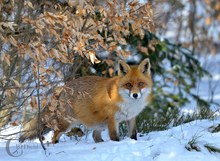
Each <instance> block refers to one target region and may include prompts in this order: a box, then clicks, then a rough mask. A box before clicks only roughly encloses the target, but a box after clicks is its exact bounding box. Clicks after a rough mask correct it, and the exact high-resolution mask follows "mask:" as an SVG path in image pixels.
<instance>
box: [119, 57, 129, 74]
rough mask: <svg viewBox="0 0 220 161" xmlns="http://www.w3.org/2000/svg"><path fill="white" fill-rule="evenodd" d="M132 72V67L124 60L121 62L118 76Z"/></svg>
mask: <svg viewBox="0 0 220 161" xmlns="http://www.w3.org/2000/svg"><path fill="white" fill-rule="evenodd" d="M129 70H130V67H129V65H128V64H127V63H125V62H124V61H122V60H119V69H118V75H125V74H127V72H128V71H129Z"/></svg>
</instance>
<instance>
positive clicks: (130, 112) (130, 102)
mask: <svg viewBox="0 0 220 161" xmlns="http://www.w3.org/2000/svg"><path fill="white" fill-rule="evenodd" d="M149 93H150V90H149V89H147V90H145V91H143V93H142V94H141V97H140V98H138V99H134V98H131V97H129V95H128V93H127V92H124V91H120V94H121V96H122V98H123V100H124V101H123V102H120V103H118V107H119V108H120V110H119V111H118V112H117V113H116V115H115V118H116V120H117V121H118V122H121V121H125V120H130V119H132V118H134V117H136V116H137V115H138V114H139V113H140V112H141V111H142V110H143V109H144V108H145V107H146V105H147V104H148V102H147V96H148V95H149Z"/></svg>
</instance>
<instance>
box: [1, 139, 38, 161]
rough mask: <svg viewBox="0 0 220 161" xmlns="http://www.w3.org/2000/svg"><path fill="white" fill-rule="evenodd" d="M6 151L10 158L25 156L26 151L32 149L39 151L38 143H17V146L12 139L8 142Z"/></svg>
mask: <svg viewBox="0 0 220 161" xmlns="http://www.w3.org/2000/svg"><path fill="white" fill-rule="evenodd" d="M5 149H6V152H7V154H8V155H9V156H11V157H20V156H21V155H23V154H24V151H28V150H31V149H38V144H37V143H31V144H21V143H17V144H14V143H12V139H9V140H8V141H7V142H6V147H5Z"/></svg>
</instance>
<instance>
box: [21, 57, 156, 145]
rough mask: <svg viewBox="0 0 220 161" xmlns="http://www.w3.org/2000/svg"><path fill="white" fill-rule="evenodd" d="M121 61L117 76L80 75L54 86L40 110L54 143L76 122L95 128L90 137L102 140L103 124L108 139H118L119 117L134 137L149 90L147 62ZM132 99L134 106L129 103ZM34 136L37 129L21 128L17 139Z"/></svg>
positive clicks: (76, 123) (148, 67) (97, 140)
mask: <svg viewBox="0 0 220 161" xmlns="http://www.w3.org/2000/svg"><path fill="white" fill-rule="evenodd" d="M120 65H121V68H122V69H121V70H120V71H119V76H116V77H113V78H102V77H98V76H86V77H81V78H78V79H74V80H72V81H70V82H68V83H67V84H65V86H64V87H63V88H61V87H60V88H58V89H57V91H58V92H55V93H56V94H55V95H54V96H53V98H54V99H53V100H51V101H52V102H51V104H48V106H46V107H45V109H44V110H43V111H42V122H43V124H44V126H46V127H47V128H49V129H53V130H55V132H54V136H53V138H52V142H53V143H56V142H57V141H58V139H59V137H60V135H61V134H62V133H63V132H65V131H66V130H68V129H69V128H71V127H74V126H76V125H78V124H84V125H86V126H87V127H90V128H92V129H94V130H95V131H94V133H93V138H94V140H95V141H96V142H100V141H103V140H102V138H101V131H102V129H104V128H106V127H107V128H108V130H109V136H110V138H111V140H115V141H118V140H119V137H118V124H119V123H120V122H121V121H128V126H131V127H129V131H130V132H129V135H130V136H131V137H132V138H134V139H136V128H135V127H136V126H135V117H136V115H138V114H139V113H140V112H141V111H142V110H143V108H144V107H145V106H146V105H147V103H148V100H147V99H148V96H149V93H148V92H149V91H150V90H151V87H152V81H151V76H150V63H149V60H148V59H145V60H144V61H143V62H142V63H141V64H140V65H139V66H132V67H129V66H128V65H127V64H126V63H125V62H122V61H121V62H120ZM146 65H148V66H146ZM61 89H62V90H61ZM143 89H144V90H143ZM146 90H147V93H146ZM126 92H127V94H126ZM139 97H140V98H139ZM143 97H144V98H143ZM54 102H55V103H54ZM133 103H134V106H137V107H132V106H133ZM54 106H55V107H54ZM139 107H140V108H139ZM131 108H133V109H131ZM28 124H32V125H33V124H34V123H33V122H32V123H31V121H30V122H29V123H27V124H26V128H25V127H24V130H29V129H30V128H29V129H28V127H29V126H27V125H28ZM35 124H36V120H35ZM34 136H35V137H36V131H35V132H30V133H29V134H28V132H26V133H25V132H24V133H23V134H22V135H21V137H20V141H21V142H23V141H24V140H25V139H29V138H31V139H33V138H34Z"/></svg>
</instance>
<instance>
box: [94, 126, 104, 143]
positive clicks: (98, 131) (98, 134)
mask: <svg viewBox="0 0 220 161" xmlns="http://www.w3.org/2000/svg"><path fill="white" fill-rule="evenodd" d="M102 131H103V130H102V129H96V130H94V131H93V133H92V137H93V140H94V141H95V143H99V142H103V141H104V140H103V139H102V135H101V133H102Z"/></svg>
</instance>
